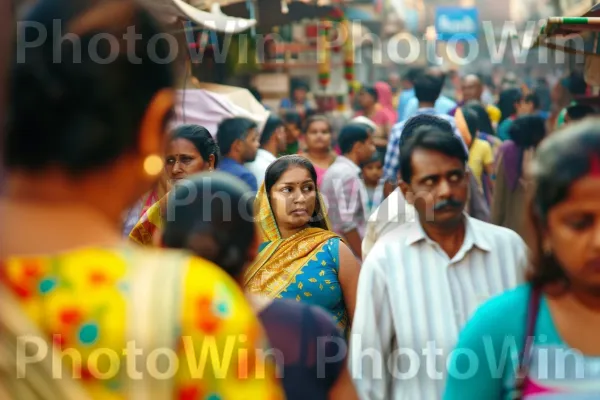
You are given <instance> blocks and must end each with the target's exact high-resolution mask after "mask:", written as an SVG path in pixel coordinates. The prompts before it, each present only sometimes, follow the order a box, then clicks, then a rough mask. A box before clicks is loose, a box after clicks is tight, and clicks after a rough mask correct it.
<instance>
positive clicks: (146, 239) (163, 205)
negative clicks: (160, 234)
mask: <svg viewBox="0 0 600 400" xmlns="http://www.w3.org/2000/svg"><path fill="white" fill-rule="evenodd" d="M218 164H219V146H217V143H216V142H215V140H214V139H213V137H212V136H211V134H210V132H208V130H207V129H206V128H204V127H203V126H200V125H182V126H180V127H178V128H176V129H175V130H174V131H173V133H172V134H171V137H170V141H169V144H168V146H167V151H166V155H165V172H166V175H167V178H168V179H169V183H170V184H171V185H173V184H176V183H177V182H178V181H180V180H182V179H185V178H187V177H188V176H190V175H193V174H195V173H198V172H202V171H213V170H214V169H215V168H217V165H218ZM167 197H168V196H167V195H163V196H162V197H161V198H160V200H155V201H154V202H153V204H152V205H151V206H149V207H148V208H147V210H146V211H145V212H143V213H142V216H141V217H140V219H139V221H138V222H137V223H136V224H135V226H134V227H133V229H132V230H131V233H129V238H130V239H131V240H132V241H134V242H136V243H138V244H142V245H145V246H151V245H153V244H154V243H153V242H154V233H155V232H157V231H158V230H159V229H162V227H163V225H164V221H165V218H166V215H167Z"/></svg>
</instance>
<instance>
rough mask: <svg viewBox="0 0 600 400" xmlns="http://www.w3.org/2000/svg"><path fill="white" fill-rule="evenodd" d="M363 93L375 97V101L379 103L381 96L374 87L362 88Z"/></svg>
mask: <svg viewBox="0 0 600 400" xmlns="http://www.w3.org/2000/svg"><path fill="white" fill-rule="evenodd" d="M361 91H363V92H366V93H368V94H370V95H371V97H373V99H374V100H375V103H377V102H378V101H379V94H378V93H377V89H375V87H374V86H363V87H362V88H361Z"/></svg>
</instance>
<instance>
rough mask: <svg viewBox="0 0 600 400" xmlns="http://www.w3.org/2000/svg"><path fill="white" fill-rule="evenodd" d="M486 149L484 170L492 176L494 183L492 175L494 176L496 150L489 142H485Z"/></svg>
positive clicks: (491, 181) (483, 160)
mask: <svg viewBox="0 0 600 400" xmlns="http://www.w3.org/2000/svg"><path fill="white" fill-rule="evenodd" d="M484 144H485V151H484V153H483V159H482V160H481V162H482V163H483V170H484V172H485V173H486V174H487V176H489V177H490V183H491V184H493V179H492V177H493V176H494V151H493V150H492V145H491V144H489V143H488V142H484Z"/></svg>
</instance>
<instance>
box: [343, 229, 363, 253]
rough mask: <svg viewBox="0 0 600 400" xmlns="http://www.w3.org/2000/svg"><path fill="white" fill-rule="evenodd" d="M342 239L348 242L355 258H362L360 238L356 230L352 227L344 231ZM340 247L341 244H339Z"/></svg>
mask: <svg viewBox="0 0 600 400" xmlns="http://www.w3.org/2000/svg"><path fill="white" fill-rule="evenodd" d="M344 239H346V242H348V246H350V249H351V250H352V252H353V253H354V256H356V257H357V258H359V259H360V258H362V239H361V238H360V235H359V234H358V230H357V229H356V228H353V229H352V230H350V231H348V232H344ZM340 247H341V246H340Z"/></svg>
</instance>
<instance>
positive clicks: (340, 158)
mask: <svg viewBox="0 0 600 400" xmlns="http://www.w3.org/2000/svg"><path fill="white" fill-rule="evenodd" d="M335 160H336V161H339V162H342V163H344V164H347V165H348V166H351V167H352V169H353V170H354V171H355V172H356V173H357V174H360V172H361V169H360V167H359V166H358V165H356V164H354V161H352V160H351V159H349V158H348V157H344V156H337V158H336V159H335Z"/></svg>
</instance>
